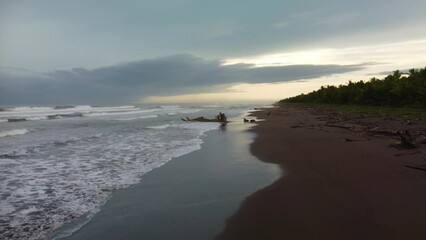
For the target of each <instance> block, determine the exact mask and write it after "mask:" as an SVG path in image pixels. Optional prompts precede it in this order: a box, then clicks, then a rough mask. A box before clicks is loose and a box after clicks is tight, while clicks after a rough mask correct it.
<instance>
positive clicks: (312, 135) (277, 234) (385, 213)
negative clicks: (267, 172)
mask: <svg viewBox="0 0 426 240" xmlns="http://www.w3.org/2000/svg"><path fill="white" fill-rule="evenodd" d="M269 111H271V114H270V115H267V114H266V113H267V112H269ZM254 115H256V116H257V117H259V118H264V119H266V121H264V122H260V123H259V124H258V126H257V127H255V129H254V131H255V132H256V133H257V135H258V136H257V138H256V140H255V142H254V143H253V144H252V146H251V151H252V153H253V154H254V155H255V156H257V157H258V158H260V159H261V160H262V161H265V162H268V163H276V164H279V165H280V166H281V168H282V170H283V174H282V177H281V178H280V179H279V180H277V181H276V182H274V183H273V184H271V185H270V186H268V187H266V188H264V189H262V190H259V191H257V192H256V193H254V194H252V195H251V196H249V197H248V198H246V199H245V201H244V202H243V203H242V205H241V206H240V209H239V210H238V211H237V212H236V213H235V214H234V215H233V216H232V217H230V218H229V219H228V220H227V222H226V228H225V230H224V231H223V232H222V233H221V235H219V237H218V239H426V230H425V229H426V172H425V171H423V170H419V169H414V168H410V167H409V166H414V167H419V168H420V169H421V168H425V166H426V151H425V146H426V145H425V144H422V143H418V146H419V148H417V149H409V150H400V149H397V148H391V147H389V146H388V145H389V144H392V143H395V142H396V141H397V139H398V137H397V136H393V135H392V134H390V135H386V134H383V133H384V132H386V131H387V132H389V131H390V130H389V129H385V128H386V127H388V128H389V127H391V128H400V129H401V130H404V129H407V128H410V131H412V132H415V133H416V135H415V138H416V139H417V140H419V141H420V140H422V139H421V138H422V134H423V136H424V134H425V126H426V124H425V122H424V121H423V120H419V119H418V120H417V121H414V122H413V121H412V122H407V121H405V120H404V119H399V118H378V119H377V118H376V119H373V118H371V119H369V118H368V117H365V116H360V119H361V118H363V119H364V120H362V121H361V120H356V118H357V117H356V116H343V115H341V114H340V113H332V112H331V113H330V112H322V111H312V110H309V109H303V108H301V107H292V106H282V107H280V108H275V109H266V110H263V111H259V112H256V113H255V114H254ZM365 119H367V120H365ZM368 119H369V120H368ZM331 123H333V124H331ZM372 124H376V125H375V126H371V125H372ZM342 126H344V127H342ZM348 126H350V127H348ZM382 129H384V130H386V131H382V132H381V131H378V130H382ZM373 130H374V131H373ZM391 130H395V129H391ZM396 130H399V129H396ZM379 133H382V134H379Z"/></svg>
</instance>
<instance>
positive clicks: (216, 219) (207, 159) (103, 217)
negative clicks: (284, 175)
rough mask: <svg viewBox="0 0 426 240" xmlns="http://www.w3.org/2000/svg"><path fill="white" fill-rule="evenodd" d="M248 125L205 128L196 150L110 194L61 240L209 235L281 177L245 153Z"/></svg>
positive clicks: (250, 138) (249, 136)
mask: <svg viewBox="0 0 426 240" xmlns="http://www.w3.org/2000/svg"><path fill="white" fill-rule="evenodd" d="M249 126H253V125H247V124H244V123H243V121H242V119H239V118H238V119H236V120H235V121H234V122H232V123H230V124H228V125H227V127H226V129H222V130H220V129H217V130H213V131H210V132H208V133H207V134H206V136H205V137H203V141H204V143H203V144H202V145H201V149H200V150H198V151H195V152H192V153H190V154H187V155H184V156H181V157H179V158H176V159H173V160H171V161H170V162H168V163H167V164H166V165H164V166H162V167H159V168H157V169H154V170H152V171H151V172H149V173H147V174H146V175H144V176H143V177H142V179H141V182H140V183H139V184H136V185H134V186H131V187H129V188H126V189H122V190H119V191H117V192H115V193H113V194H112V197H111V198H110V199H109V200H108V201H107V203H106V204H104V205H103V206H102V207H101V209H100V211H99V212H98V213H97V214H96V215H95V216H94V217H93V219H91V221H89V222H88V223H87V224H85V225H84V226H83V227H82V228H81V229H80V230H78V231H76V232H75V233H74V234H73V235H72V236H70V237H67V238H65V239H68V240H71V239H72V240H74V239H79V240H80V239H156V240H157V239H167V240H169V239H185V240H187V239H214V237H215V236H217V235H218V234H219V233H220V232H221V231H223V229H224V226H225V220H226V219H227V218H228V217H229V216H231V215H232V214H233V213H235V212H236V211H237V210H238V208H239V205H240V203H241V202H242V201H243V200H244V199H245V198H246V197H247V196H249V195H250V194H252V193H253V192H255V191H257V190H259V189H261V188H263V187H265V186H267V185H269V184H271V183H272V182H274V181H275V180H276V179H278V178H279V176H280V175H281V172H280V169H279V168H278V167H277V166H276V165H275V164H267V163H264V162H261V161H259V160H258V159H256V158H255V157H254V156H253V155H252V154H251V153H250V149H249V146H250V144H251V143H252V141H253V138H254V134H253V133H251V132H248V131H247V128H248V127H249ZM83 221H85V219H84V218H82V219H80V220H79V221H77V222H74V223H73V224H69V225H68V226H64V227H63V228H61V229H59V230H58V231H56V236H58V235H57V234H61V233H62V234H63V233H64V232H65V231H66V230H67V229H69V228H73V227H75V226H76V224H78V223H81V222H83ZM54 236H55V234H53V235H52V236H51V237H54Z"/></svg>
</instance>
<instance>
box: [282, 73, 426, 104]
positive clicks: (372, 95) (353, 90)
mask: <svg viewBox="0 0 426 240" xmlns="http://www.w3.org/2000/svg"><path fill="white" fill-rule="evenodd" d="M280 102H299V103H330V104H356V105H375V106H391V107H393V106H394V107H400V106H408V107H426V67H425V68H424V69H411V70H410V71H409V72H408V73H401V72H400V71H398V70H397V71H394V72H393V74H391V75H389V76H387V77H385V78H384V79H377V78H372V79H371V80H369V81H359V82H351V81H349V83H348V84H346V85H339V86H338V87H336V86H326V87H324V86H323V87H321V89H319V90H316V91H313V92H310V93H308V94H301V95H298V96H296V97H291V98H287V99H284V100H281V101H280Z"/></svg>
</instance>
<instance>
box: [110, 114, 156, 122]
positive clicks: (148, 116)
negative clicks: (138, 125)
mask: <svg viewBox="0 0 426 240" xmlns="http://www.w3.org/2000/svg"><path fill="white" fill-rule="evenodd" d="M156 117H158V115H147V116H141V117H132V118H118V119H114V120H116V121H132V120H137V119H145V118H156Z"/></svg>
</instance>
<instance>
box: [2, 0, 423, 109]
mask: <svg viewBox="0 0 426 240" xmlns="http://www.w3.org/2000/svg"><path fill="white" fill-rule="evenodd" d="M424 9H426V1H424V0H406V1H401V0H368V1H367V0H357V1H348V0H326V1H325V0H324V1H323V0H299V1H290V0H279V1H278V0H277V1H258V0H246V1H235V0H226V1H224V0H223V1H222V0H216V1H208V0H173V1H159V0H157V1H144V0H132V1H131V0H126V1H124V0H122V1H106V0H102V1H100V0H99V1H98V0H74V1H66V0H33V1H24V0H0V105H5V104H71V103H76V104H82V103H85V104H91V103H96V104H103V103H105V104H107V103H108V104H110V103H135V102H191V101H192V102H223V101H230V102H234V101H237V102H238V101H269V102H272V101H276V100H279V99H281V98H284V97H288V96H292V95H296V94H299V93H302V92H307V91H310V90H313V89H316V88H318V87H319V86H321V85H326V84H341V83H345V82H347V81H348V80H352V81H355V80H361V79H364V80H366V79H369V78H371V77H372V76H376V77H380V76H381V75H383V73H384V72H387V71H392V70H396V69H409V68H419V67H425V66H426V14H424Z"/></svg>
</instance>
